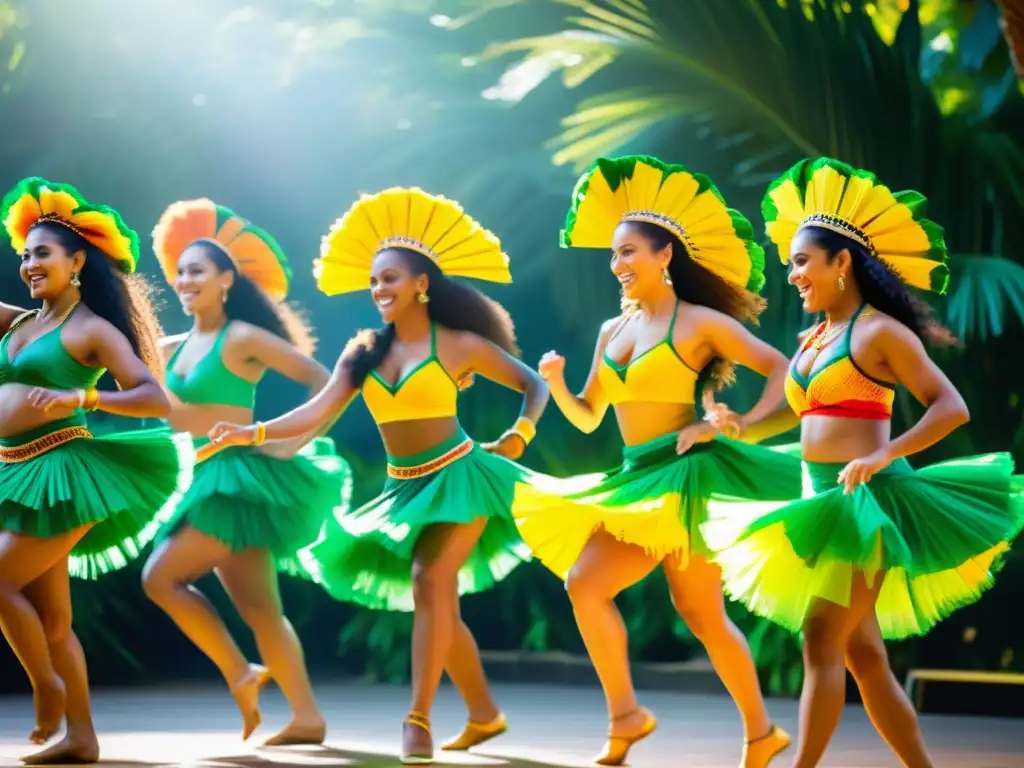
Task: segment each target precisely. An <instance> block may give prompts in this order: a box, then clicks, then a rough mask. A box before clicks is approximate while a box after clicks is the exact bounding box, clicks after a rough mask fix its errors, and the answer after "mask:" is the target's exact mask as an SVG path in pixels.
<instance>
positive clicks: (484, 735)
mask: <svg viewBox="0 0 1024 768" xmlns="http://www.w3.org/2000/svg"><path fill="white" fill-rule="evenodd" d="M507 730H508V721H507V720H506V719H505V715H504V714H503V713H501V712H499V713H498V716H497V717H496V718H494V719H493V720H491V722H489V723H474V722H473V721H472V720H470V721H468V722H467V723H466V726H465V728H463V729H462V733H460V734H459V735H458V736H456V737H455V738H454V739H451V740H449V741H446V742H445V743H444V744H442V745H441V749H443V750H446V751H449V752H462V751H465V750H467V749H472V748H473V747H476V746H479V745H481V744H483V743H484V742H485V741H490V740H491V739H493V738H494V737H495V736H501V734H503V733H504V732H505V731H507Z"/></svg>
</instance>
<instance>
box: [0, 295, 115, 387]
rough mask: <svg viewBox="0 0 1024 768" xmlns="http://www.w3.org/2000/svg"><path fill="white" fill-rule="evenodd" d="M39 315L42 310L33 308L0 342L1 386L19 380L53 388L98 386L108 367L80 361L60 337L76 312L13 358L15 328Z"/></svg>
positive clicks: (30, 384)
mask: <svg viewBox="0 0 1024 768" xmlns="http://www.w3.org/2000/svg"><path fill="white" fill-rule="evenodd" d="M38 314H39V310H37V309H33V310H32V311H31V312H26V313H24V314H23V315H21V316H20V317H18V318H17V319H15V321H14V322H13V323H11V327H10V329H9V330H8V331H7V333H6V334H4V337H3V340H2V341H0V385H2V384H10V383H18V384H26V385H28V386H30V387H49V388H53V389H91V388H93V387H95V386H96V383H97V382H98V381H99V380H100V377H101V376H103V374H104V373H105V371H106V369H104V368H91V367H90V366H88V365H83V364H82V363H80V362H78V361H77V360H75V358H73V357H72V356H71V353H70V352H68V351H67V349H66V348H65V346H64V343H63V342H62V341H61V340H60V334H61V331H62V330H63V328H64V326H65V325H66V324H67V322H68V320H70V319H71V315H72V314H74V312H72V313H71V314H69V315H68V316H67V317H66V318H64V320H63V321H62V322H61V324H60V325H58V326H56V327H55V328H51V329H50V330H48V331H47V332H46V333H44V334H43V335H41V336H39V337H37V338H35V339H33V340H32V341H30V342H29V343H28V344H26V345H25V346H24V347H22V348H21V349H20V350H18V354H17V355H16V356H15V358H14V359H13V360H12V359H11V358H10V354H9V353H8V351H7V347H8V345H9V344H10V341H11V335H12V334H13V333H14V330H15V329H16V328H17V327H18V326H20V325H21V324H22V323H24V322H25V321H26V320H29V319H31V318H33V317H35V316H36V315H38Z"/></svg>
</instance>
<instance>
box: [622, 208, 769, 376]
mask: <svg viewBox="0 0 1024 768" xmlns="http://www.w3.org/2000/svg"><path fill="white" fill-rule="evenodd" d="M630 226H632V227H635V228H636V230H637V231H638V232H639V233H640V234H641V235H643V236H644V238H646V239H647V241H648V242H649V243H650V244H651V247H652V248H653V249H654V250H655V251H660V250H662V249H664V248H665V247H667V246H668V245H671V246H672V260H671V261H669V263H668V274H669V277H670V278H672V291H673V292H674V293H675V295H676V298H678V299H679V300H680V301H685V302H687V303H689V304H700V305H701V306H705V307H709V308H711V309H714V310H717V311H718V312H721V313H722V314H724V315H728V316H729V317H731V318H733V319H735V320H739V321H740V322H749V323H751V324H752V325H757V324H758V318H759V317H760V315H761V313H762V312H764V310H765V308H766V307H767V306H768V304H767V302H766V301H765V300H764V299H763V298H762V297H760V296H758V295H757V294H756V293H754V292H753V291H747V290H744V289H743V288H740V287H738V286H735V285H732V284H731V283H728V282H726V281H725V280H723V279H722V278H720V277H719V276H718V275H716V274H715V273H714V272H712V271H711V270H710V269H707V268H706V267H703V266H701V265H700V264H698V263H697V262H696V261H694V260H693V259H691V258H690V254H689V252H688V251H687V250H686V246H685V245H683V243H682V241H681V240H680V239H679V238H678V237H676V236H675V235H674V234H672V232H670V231H669V230H667V229H665V228H664V227H659V226H658V225H657V224H651V223H650V222H647V221H632V222H630ZM735 381H736V364H735V363H734V362H733V361H732V360H725V359H723V358H720V357H715V358H712V360H711V361H710V362H709V363H708V364H707V365H706V366H704V369H703V370H702V371H701V375H700V378H699V379H698V382H697V387H698V390H699V391H708V390H711V391H719V390H722V389H724V388H725V387H727V386H730V385H731V384H732V383H733V382H735Z"/></svg>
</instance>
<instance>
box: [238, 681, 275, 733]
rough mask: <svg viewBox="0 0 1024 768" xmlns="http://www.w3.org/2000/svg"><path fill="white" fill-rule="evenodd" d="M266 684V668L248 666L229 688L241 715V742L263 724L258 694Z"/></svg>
mask: <svg viewBox="0 0 1024 768" xmlns="http://www.w3.org/2000/svg"><path fill="white" fill-rule="evenodd" d="M268 682H270V672H269V671H268V670H267V668H266V667H264V666H261V665H259V664H250V665H249V671H248V672H246V673H245V675H244V676H243V677H242V679H241V680H239V681H238V682H237V683H235V685H234V686H232V688H231V695H232V696H233V697H234V699H235V704H237V705H238V711H239V712H241V713H242V741H245V740H246V739H248V738H249V737H250V736H252V732H253V731H255V730H256V729H257V728H259V726H260V723H262V722H263V715H261V714H260V692H261V691H262V690H263V687H264V686H265V685H266V684H267V683H268Z"/></svg>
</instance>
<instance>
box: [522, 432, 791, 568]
mask: <svg viewBox="0 0 1024 768" xmlns="http://www.w3.org/2000/svg"><path fill="white" fill-rule="evenodd" d="M677 437H678V435H677V433H675V432H673V433H671V434H667V435H663V436H661V437H657V438H655V439H653V440H650V441H648V442H646V443H641V444H640V445H633V446H626V447H625V448H624V449H623V452H622V464H621V465H620V466H619V467H616V468H615V469H613V470H611V471H610V472H604V473H596V474H592V475H580V476H577V477H574V478H567V479H566V480H564V481H562V485H561V487H560V488H559V491H560V494H561V497H562V498H559V497H557V496H549V497H547V498H544V497H538V498H536V499H534V501H535V503H534V504H531V505H525V504H523V505H519V506H518V507H517V510H516V523H517V524H518V526H519V532H520V534H521V535H522V537H523V539H524V541H526V543H527V544H528V545H529V547H530V549H531V550H532V551H533V556H534V557H535V558H537V559H538V560H540V561H541V562H542V563H544V565H546V566H547V567H548V568H549V569H550V570H551V571H553V572H554V573H555V574H556V575H557V576H559V577H560V578H562V579H565V578H566V577H567V575H568V573H569V570H570V569H571V568H572V566H573V565H574V564H575V563H576V561H577V560H578V559H579V556H580V555H581V554H582V552H583V548H584V547H585V546H586V544H587V541H588V540H589V539H590V537H591V535H592V534H593V533H594V531H596V530H598V529H602V528H603V529H604V530H605V531H607V532H608V533H610V534H612V535H613V536H615V538H617V539H618V540H619V541H623V542H628V543H630V544H635V545H636V546H638V547H643V549H644V551H646V552H647V553H648V554H649V555H650V556H652V557H653V558H655V559H657V560H661V559H663V558H665V557H667V556H669V555H672V556H675V557H677V558H678V566H679V568H686V566H687V564H688V563H689V559H690V557H691V556H700V557H708V556H710V551H709V550H708V548H707V546H706V545H705V542H704V539H703V536H702V535H701V530H700V526H701V524H702V523H704V521H705V519H706V504H707V501H708V499H709V498H711V497H712V495H715V496H719V497H722V498H726V499H730V500H761V501H767V500H779V501H782V500H785V501H791V500H792V499H795V498H799V496H800V487H801V485H800V483H801V479H800V478H801V475H800V459H799V457H798V456H797V455H795V453H794V451H793V449H792V448H791V447H789V446H784V447H779V448H767V447H764V446H759V445H750V444H747V443H741V442H737V441H735V440H730V439H727V438H716V439H714V440H711V441H710V442H707V443H698V444H696V445H694V446H693V447H691V448H690V450H689V451H687V452H686V453H685V454H683V455H682V456H680V455H679V454H678V453H676V440H677ZM568 502H571V503H572V504H570V503H568ZM595 508H596V512H595ZM588 526H589V527H588Z"/></svg>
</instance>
